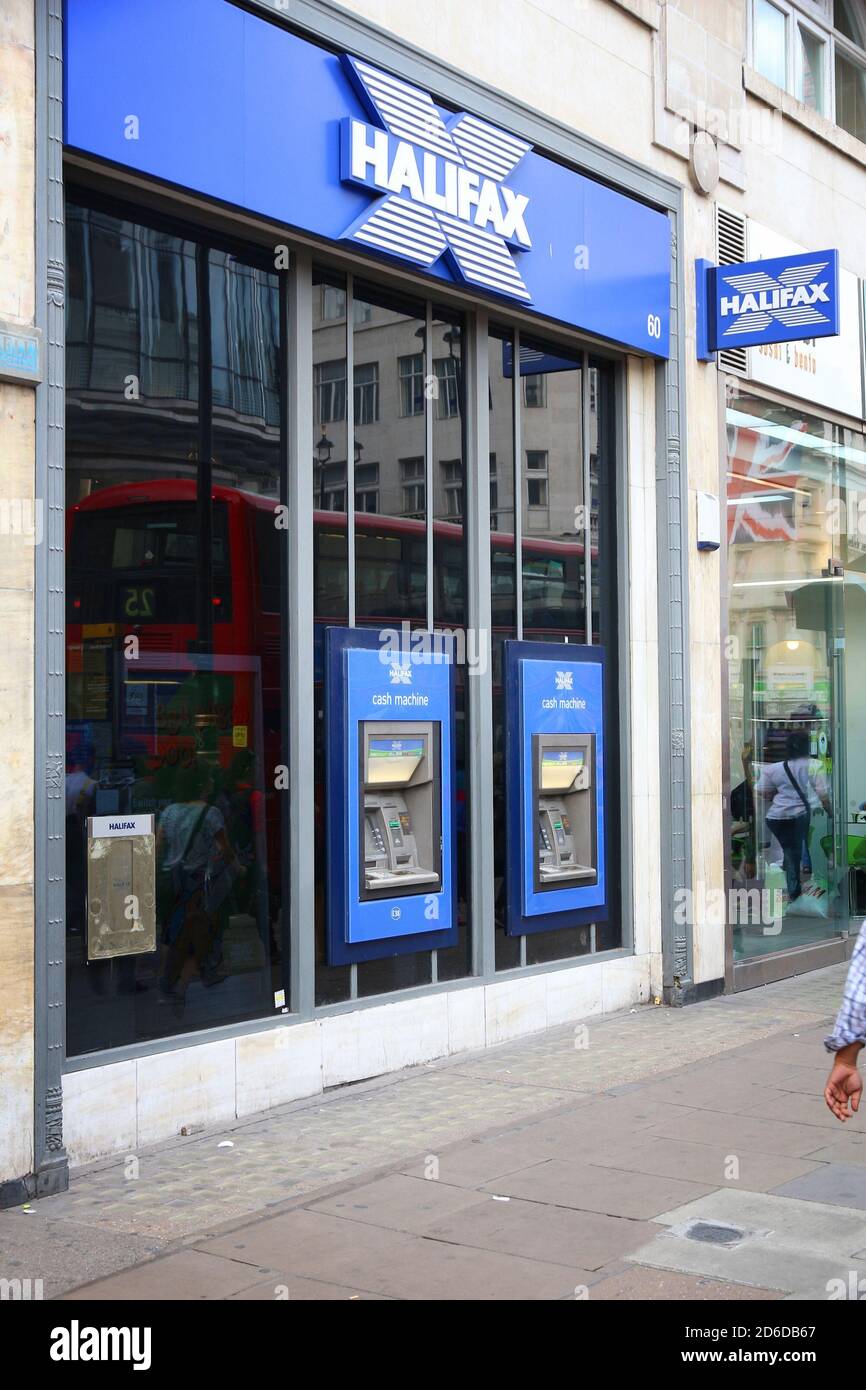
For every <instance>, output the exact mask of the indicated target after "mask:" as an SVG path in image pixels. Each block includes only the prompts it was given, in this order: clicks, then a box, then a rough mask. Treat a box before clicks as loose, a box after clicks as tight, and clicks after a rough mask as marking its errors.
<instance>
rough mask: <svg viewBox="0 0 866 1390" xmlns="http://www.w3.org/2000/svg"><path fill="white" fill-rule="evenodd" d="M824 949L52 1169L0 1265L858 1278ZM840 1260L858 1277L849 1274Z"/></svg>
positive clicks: (268, 1294) (854, 1210) (166, 1274)
mask: <svg viewBox="0 0 866 1390" xmlns="http://www.w3.org/2000/svg"><path fill="white" fill-rule="evenodd" d="M844 974H845V970H844V967H841V966H839V967H832V968H831V969H829V970H824V971H820V972H816V973H813V974H810V975H805V976H802V977H800V978H799V979H794V980H788V981H784V982H781V983H779V984H775V985H768V986H765V987H763V988H761V989H757V990H752V991H749V992H747V993H743V994H738V995H732V996H726V997H723V998H720V999H713V1000H708V1001H706V1002H705V1003H701V1004H694V1005H691V1006H689V1007H688V1008H685V1009H666V1008H663V1007H653V1006H643V1007H641V1008H638V1009H633V1010H631V1011H628V1012H625V1013H620V1014H615V1015H609V1016H607V1017H603V1018H592V1019H589V1020H587V1021H586V1022H584V1023H582V1024H576V1025H569V1026H567V1027H562V1028H556V1029H553V1030H551V1031H549V1032H546V1033H543V1034H537V1035H534V1036H532V1037H530V1038H527V1039H522V1040H520V1041H519V1042H515V1043H509V1044H503V1045H501V1046H499V1047H496V1048H490V1049H488V1050H487V1051H485V1052H480V1053H473V1054H462V1055H460V1056H458V1057H453V1058H449V1059H445V1060H443V1061H440V1062H436V1063H432V1064H430V1065H428V1066H425V1067H416V1068H413V1069H411V1070H408V1071H405V1072H401V1073H398V1074H396V1075H391V1076H387V1077H381V1078H378V1079H377V1080H375V1081H371V1082H366V1083H361V1084H359V1085H354V1086H347V1087H341V1088H339V1089H336V1090H334V1091H332V1092H328V1093H326V1094H325V1096H318V1097H316V1098H315V1099H314V1100H310V1101H306V1102H301V1103H296V1104H294V1105H290V1106H284V1107H281V1108H280V1109H278V1110H273V1111H268V1112H267V1113H266V1114H263V1115H260V1116H254V1117H252V1118H247V1119H245V1120H243V1121H237V1122H236V1123H235V1124H234V1125H232V1126H230V1127H229V1128H226V1129H223V1130H219V1131H216V1130H213V1131H206V1132H203V1133H200V1134H196V1135H193V1136H191V1137H189V1138H179V1139H176V1140H173V1141H171V1142H169V1143H165V1144H162V1145H159V1146H157V1147H154V1148H152V1149H148V1150H142V1151H141V1152H140V1153H136V1154H127V1155H122V1156H120V1157H119V1158H114V1159H112V1160H110V1161H106V1162H103V1163H101V1164H97V1165H94V1166H92V1167H90V1168H87V1169H76V1170H74V1171H73V1173H72V1176H71V1184H70V1190H69V1192H67V1193H64V1194H61V1195H59V1196H56V1197H50V1198H45V1199H43V1200H41V1201H39V1202H36V1203H32V1204H30V1205H29V1206H28V1207H26V1208H25V1207H19V1208H15V1209H13V1210H11V1211H6V1212H2V1213H0V1279H4V1278H5V1279H14V1278H19V1279H27V1278H29V1279H31V1280H37V1279H38V1280H42V1289H43V1296H44V1297H46V1298H63V1299H68V1300H72V1301H75V1302H78V1301H84V1300H106V1299H112V1300H113V1299H124V1300H136V1301H138V1300H145V1301H147V1300H155V1299H160V1300H162V1299H184V1300H194V1299H216V1300H235V1299H240V1300H280V1299H290V1300H291V1299H295V1300H297V1299H300V1300H304V1301H306V1300H323V1299H324V1300H339V1299H359V1300H365V1299H375V1300H381V1299H473V1300H476V1299H484V1300H517V1299H521V1300H523V1299H554V1300H562V1299H567V1300H575V1299H601V1300H610V1299H620V1300H622V1299H641V1300H643V1299H664V1300H672V1299H701V1300H755V1299H768V1300H774V1299H795V1300H797V1299H821V1300H825V1299H828V1298H840V1297H858V1296H866V1111H864V1113H863V1114H862V1115H859V1116H856V1117H855V1118H854V1119H853V1120H852V1121H850V1122H849V1123H848V1124H847V1125H845V1126H842V1125H840V1124H839V1122H838V1121H837V1120H835V1119H834V1118H833V1116H832V1115H831V1114H830V1112H829V1111H828V1110H827V1109H826V1107H825V1106H824V1102H823V1098H822V1090H823V1086H824V1082H825V1080H826V1075H827V1070H828V1063H827V1057H826V1054H825V1052H824V1050H823V1047H822V1045H821V1043H822V1039H823V1037H824V1036H825V1034H826V1032H827V1031H828V1026H829V1024H830V1021H831V1019H832V1017H833V1015H834V1013H835V1010H836V1007H837V1003H838V1000H839V997H840V993H841V986H842V981H843V979H844ZM861 1279H862V1280H863V1284H862V1290H863V1294H862V1295H860V1294H859V1293H858V1290H859V1289H860V1287H861V1286H860V1283H859V1281H860V1280H861Z"/></svg>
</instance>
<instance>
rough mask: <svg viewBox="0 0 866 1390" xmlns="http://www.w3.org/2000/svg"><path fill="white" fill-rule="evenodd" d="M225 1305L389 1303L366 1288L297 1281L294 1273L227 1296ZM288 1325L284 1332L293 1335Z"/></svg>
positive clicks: (316, 1280)
mask: <svg viewBox="0 0 866 1390" xmlns="http://www.w3.org/2000/svg"><path fill="white" fill-rule="evenodd" d="M227 1301H228V1302H229V1303H284V1302H285V1303H342V1302H348V1303H353V1302H361V1303H390V1302H393V1300H392V1299H389V1298H388V1296H387V1295H386V1294H383V1293H370V1291H369V1289H350V1288H347V1287H345V1286H341V1285H340V1284H326V1283H324V1282H323V1281H322V1280H321V1279H299V1278H298V1276H297V1275H296V1274H291V1275H281V1276H280V1280H279V1281H277V1282H274V1281H273V1280H271V1279H266V1280H265V1281H264V1282H263V1283H261V1284H253V1285H252V1286H251V1287H250V1288H248V1289H241V1291H240V1293H233V1294H230V1295H229V1298H228V1300H227ZM296 1330H297V1329H296V1326H295V1324H292V1325H291V1326H290V1327H288V1328H287V1331H291V1332H295V1331H296Z"/></svg>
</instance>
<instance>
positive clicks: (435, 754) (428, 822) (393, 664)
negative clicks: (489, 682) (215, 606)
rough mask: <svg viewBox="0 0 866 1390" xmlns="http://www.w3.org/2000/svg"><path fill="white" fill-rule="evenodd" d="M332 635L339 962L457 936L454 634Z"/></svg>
mask: <svg viewBox="0 0 866 1390" xmlns="http://www.w3.org/2000/svg"><path fill="white" fill-rule="evenodd" d="M412 638H413V645H412V647H411V649H409V648H406V647H404V646H403V645H402V643H403V637H402V635H401V634H395V639H396V647H395V649H393V650H392V649H390V648H389V647H388V646H387V645H386V644H385V643H383V641H382V638H381V634H380V633H379V632H378V631H375V630H373V629H365V628H337V627H331V628H327V629H326V630H325V632H324V658H325V659H324V674H325V701H324V711H323V713H324V729H323V733H324V749H325V764H326V766H325V779H326V803H325V811H326V854H327V892H326V895H325V909H326V918H327V933H328V962H329V964H331V965H343V964H351V963H354V962H356V961H368V960H375V959H377V958H381V957H384V956H393V955H400V954H402V953H408V952H416V951H429V950H441V949H443V948H446V947H448V946H452V945H454V944H456V941H457V938H458V920H457V893H456V874H455V864H456V858H457V856H456V844H455V841H456V834H457V826H456V816H455V802H456V799H457V793H456V787H457V774H456V766H455V761H456V757H455V754H456V740H455V734H454V718H455V716H454V661H453V638H452V637H451V635H450V634H442V633H438V632H434V633H417V632H413V634H412Z"/></svg>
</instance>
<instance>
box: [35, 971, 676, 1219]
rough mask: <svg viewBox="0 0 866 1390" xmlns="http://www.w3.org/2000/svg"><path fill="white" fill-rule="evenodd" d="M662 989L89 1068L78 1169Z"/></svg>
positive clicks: (636, 980)
mask: <svg viewBox="0 0 866 1390" xmlns="http://www.w3.org/2000/svg"><path fill="white" fill-rule="evenodd" d="M660 977H661V959H660V957H659V956H656V955H643V956H638V957H634V956H632V957H619V958H616V959H613V960H606V961H598V962H595V963H593V964H586V965H581V966H576V967H569V968H567V969H558V970H547V971H543V972H539V973H537V974H528V975H521V976H519V977H516V978H513V979H502V980H496V981H494V982H492V983H489V984H484V985H475V984H472V983H467V985H465V986H456V987H455V986H453V985H452V986H450V987H449V988H448V989H442V990H441V991H439V992H436V993H432V994H427V995H421V996H415V997H413V998H410V999H405V1000H398V1001H394V1002H393V1003H388V1004H383V1005H381V1006H379V1005H373V1006H371V1007H366V1008H358V1007H354V1008H350V1009H344V1010H342V1011H340V1012H334V1013H330V1014H327V1015H323V1016H321V1017H319V1018H316V1019H314V1020H313V1021H311V1022H308V1023H297V1024H294V1023H289V1022H287V1023H285V1024H275V1025H274V1026H273V1027H270V1028H266V1029H264V1030H261V1031H258V1032H247V1033H243V1034H240V1035H238V1036H236V1037H229V1038H220V1039H218V1040H216V1041H210V1042H208V1041H204V1040H202V1041H201V1042H193V1041H191V1040H187V1041H186V1043H185V1045H181V1046H176V1047H172V1049H171V1050H170V1051H160V1052H154V1053H150V1054H148V1055H147V1056H142V1057H134V1058H128V1059H126V1060H123V1061H118V1062H110V1063H108V1064H107V1065H105V1066H99V1065H91V1066H80V1065H79V1068H78V1069H77V1070H72V1071H69V1072H68V1073H67V1074H66V1076H65V1077H64V1081H63V1120H64V1140H65V1147H66V1151H67V1153H68V1154H69V1160H70V1163H71V1164H72V1165H73V1166H76V1165H81V1164H84V1163H90V1162H92V1161H94V1160H95V1159H99V1158H105V1157H108V1156H109V1155H111V1154H118V1153H126V1152H130V1153H132V1152H135V1151H136V1150H137V1149H140V1148H144V1147H146V1146H147V1145H149V1144H155V1143H159V1142H160V1141H162V1140H165V1139H171V1138H174V1137H175V1136H176V1135H178V1134H181V1133H183V1132H184V1131H185V1132H190V1131H194V1130H196V1129H198V1128H202V1127H206V1126H207V1127H210V1126H214V1125H220V1124H224V1123H225V1122H226V1121H228V1120H231V1119H233V1118H236V1117H241V1116H244V1115H252V1114H256V1113H258V1112H259V1111H264V1110H269V1109H272V1108H273V1107H275V1106H278V1105H285V1104H287V1103H289V1102H290V1101H295V1100H301V1099H304V1098H305V1097H309V1096H315V1095H318V1094H319V1093H321V1092H322V1091H325V1090H327V1089H329V1088H331V1087H334V1086H343V1085H346V1084H347V1083H349V1082H353V1081H363V1080H367V1079H369V1078H371V1077H374V1076H381V1075H383V1074H385V1073H388V1072H394V1071H399V1070H401V1069H402V1068H403V1067H411V1066H418V1065H421V1064H423V1063H424V1062H431V1061H433V1060H435V1059H436V1058H439V1057H446V1056H451V1055H454V1054H455V1053H460V1052H470V1051H477V1050H478V1049H479V1048H483V1047H492V1046H495V1045H496V1044H497V1043H504V1042H508V1041H510V1040H511V1039H513V1038H518V1037H524V1036H526V1035H528V1034H530V1033H539V1032H543V1031H544V1030H545V1029H546V1028H553V1027H557V1026H561V1025H562V1024H564V1023H569V1022H571V1021H572V1020H577V1019H586V1018H589V1017H592V1016H593V1015H599V1014H606V1013H613V1012H614V1011H616V1010H617V1009H624V1008H628V1007H630V1006H632V1005H638V1004H647V1003H650V1002H652V1001H653V1000H654V999H656V998H658V995H659V985H658V982H659V980H660ZM74 1065H75V1064H74V1063H73V1066H74ZM25 1200H26V1199H25Z"/></svg>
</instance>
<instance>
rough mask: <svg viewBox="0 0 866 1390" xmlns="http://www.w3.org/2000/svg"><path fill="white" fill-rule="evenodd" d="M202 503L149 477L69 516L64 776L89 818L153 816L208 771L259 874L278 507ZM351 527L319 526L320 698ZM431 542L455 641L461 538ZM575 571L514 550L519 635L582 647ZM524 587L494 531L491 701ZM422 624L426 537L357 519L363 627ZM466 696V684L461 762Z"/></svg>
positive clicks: (189, 485)
mask: <svg viewBox="0 0 866 1390" xmlns="http://www.w3.org/2000/svg"><path fill="white" fill-rule="evenodd" d="M210 501H211V505H210V506H209V507H208V508H207V509H203V510H202V511H200V509H199V500H198V491H197V484H196V482H195V480H194V479H160V480H153V481H146V482H139V483H126V484H121V485H119V486H115V487H107V488H103V489H101V490H100V491H99V492H96V493H94V494H93V495H92V496H90V497H87V498H85V499H83V500H82V501H81V502H79V503H77V504H76V505H75V506H73V507H71V508H69V510H68V512H67V586H66V592H67V628H66V643H67V674H68V690H67V741H68V753H69V762H70V766H71V767H75V766H76V765H80V766H81V767H82V769H83V770H84V771H85V772H87V773H88V774H91V773H92V774H93V776H94V778H95V782H96V787H97V791H96V802H95V808H94V809H95V810H96V811H97V813H102V812H105V813H112V812H120V811H148V812H151V811H152V812H154V813H156V814H157V816H159V815H160V814H161V812H162V811H163V810H164V808H165V806H166V805H168V804H170V802H171V801H172V800H173V799H174V797H175V795H176V790H177V778H176V774H177V771H178V769H181V768H184V767H190V766H192V765H193V764H194V763H201V762H206V763H209V764H210V765H211V767H212V768H213V769H214V773H215V774H216V776H215V778H214V783H215V790H216V789H217V788H218V787H219V786H220V785H222V786H223V788H225V787H226V786H227V787H228V788H229V789H231V788H232V787H234V786H236V785H238V784H240V785H241V786H243V787H245V788H246V792H247V795H248V796H249V797H250V798H251V803H250V804H251V814H252V818H253V822H254V826H253V829H254V834H255V838H256V840H257V843H258V845H259V848H258V849H257V850H256V859H257V861H258V863H259V864H260V865H261V866H263V865H264V863H265V859H266V861H267V862H268V863H269V864H270V865H271V866H274V867H275V866H276V865H277V864H278V863H279V862H280V857H281V846H280V826H281V815H280V808H279V806H278V804H277V796H278V790H277V788H276V785H275V776H274V769H276V768H277V767H278V766H279V765H280V764H282V763H283V762H284V761H285V754H284V753H283V751H282V750H283V737H282V728H283V723H284V698H283V691H282V668H281V655H280V648H281V640H280V639H281V618H280V609H281V594H282V592H283V585H284V570H283V567H282V555H283V551H282V547H283V546H284V545H285V544H286V543H287V537H286V535H285V532H284V531H282V530H281V529H280V528H279V527H278V525H277V524H276V521H277V518H275V508H276V506H277V503H276V501H275V499H274V498H272V497H263V496H261V495H258V494H254V493H249V492H242V491H240V490H238V489H236V488H230V487H224V486H219V485H217V486H214V487H213V488H212V492H211V499H210ZM346 525H347V519H346V515H345V513H341V512H329V511H317V512H315V513H314V534H313V543H314V546H315V574H316V587H315V595H314V613H315V634H316V642H315V652H314V654H313V656H314V666H315V673H316V674H315V678H316V681H317V683H318V682H319V681H320V680H321V661H322V642H321V634H322V632H323V630H324V628H325V627H326V626H328V625H329V624H332V623H338V624H340V623H344V622H345V621H346V614H347V610H348V569H347V533H346ZM433 543H434V565H433V583H434V586H435V591H434V595H433V606H434V612H435V614H436V621H437V624H438V625H440V626H442V627H446V628H451V629H454V630H456V629H459V628H460V627H461V625H462V623H463V621H464V614H465V575H464V547H463V529H462V527H461V526H459V525H457V524H454V523H450V522H435V523H434V526H433ZM205 554H207V556H208V557H209V561H208V563H205V562H204V559H203V556H204V555H205ZM582 561H583V545H582V544H581V543H578V542H577V541H576V540H570V539H568V540H566V539H563V540H553V539H546V538H536V537H530V538H524V541H523V546H522V557H521V565H520V582H521V584H522V588H523V610H524V636H525V637H527V638H535V639H543V638H547V639H549V640H554V641H555V640H559V639H561V638H562V637H564V636H566V635H568V636H569V637H570V638H571V640H572V641H574V640H578V641H579V640H581V638H582V635H583V621H584V589H583V563H582ZM517 576H518V567H517V565H516V564H515V555H514V537H513V535H509V534H506V533H497V532H494V533H493V535H492V537H491V580H492V613H493V631H492V634H491V637H492V639H493V640H492V643H491V646H492V652H491V651H488V652H486V653H485V651H484V650H481V651H477V650H476V651H473V653H472V654H471V655H472V657H474V658H475V659H479V658H480V659H483V658H484V656H485V655H492V658H493V663H494V669H493V682H494V686H495V687H498V686H499V685H500V682H501V675H500V670H499V668H500V665H501V662H500V656H501V646H500V644H499V643H498V642H497V641H496V640H495V639H496V637H497V636H511V635H513V633H514V621H515V619H514V613H515V585H516V583H517V582H518V580H517ZM426 612H427V531H426V526H425V523H424V521H423V520H419V519H416V518H411V517H406V518H394V517H385V516H381V515H379V514H377V513H366V512H365V513H358V514H357V516H356V518H355V613H356V620H357V622H358V623H360V624H364V625H370V624H375V625H377V626H381V627H383V628H388V629H397V630H399V629H400V626H401V624H402V623H403V622H407V621H408V622H410V623H412V625H413V626H417V627H424V626H425V625H426ZM131 639H134V641H131ZM465 693H466V692H465V685H464V683H463V681H462V679H459V680H458V690H457V700H458V710H457V738H458V746H460V745H462V735H463V713H464V710H463V704H464V700H465ZM458 761H459V762H460V763H461V764H462V757H459V758H458ZM321 791H322V789H321V787H317V789H316V801H317V821H318V820H320V817H321V814H322V806H321V805H320V799H321ZM458 800H459V801H460V800H462V791H461V790H460V788H459V787H458ZM253 803H254V805H253ZM255 808H257V809H255ZM262 837H263V838H262ZM273 871H274V870H273V868H272V873H273ZM274 887H275V885H274V884H272V888H274ZM274 910H276V905H275V906H274Z"/></svg>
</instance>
